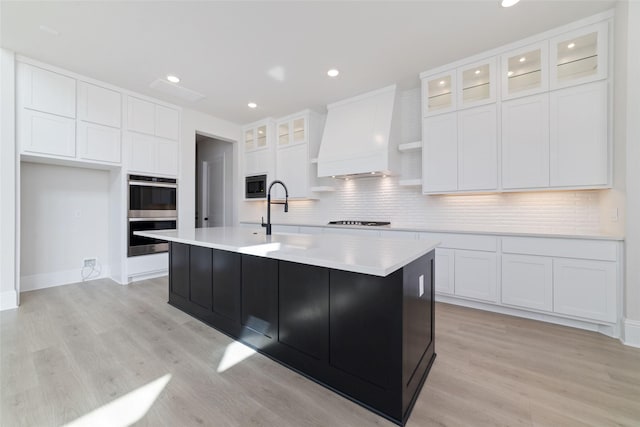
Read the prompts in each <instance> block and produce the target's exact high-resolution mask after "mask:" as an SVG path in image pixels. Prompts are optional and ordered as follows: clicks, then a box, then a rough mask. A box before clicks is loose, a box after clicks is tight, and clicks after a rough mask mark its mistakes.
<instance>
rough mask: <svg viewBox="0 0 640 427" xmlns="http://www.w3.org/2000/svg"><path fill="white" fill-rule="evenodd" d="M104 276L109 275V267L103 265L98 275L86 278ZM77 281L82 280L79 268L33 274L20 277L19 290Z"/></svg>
mask: <svg viewBox="0 0 640 427" xmlns="http://www.w3.org/2000/svg"><path fill="white" fill-rule="evenodd" d="M87 273H88V272H87ZM106 277H109V267H107V266H103V267H102V270H101V271H100V274H99V275H98V276H91V278H89V279H88V280H95V279H103V278H106ZM78 282H82V275H81V272H80V269H73V270H63V271H55V272H53V273H42V274H33V275H31V276H22V277H21V278H20V292H26V291H35V290H36V289H44V288H51V287H53V286H62V285H69V284H71V283H78Z"/></svg>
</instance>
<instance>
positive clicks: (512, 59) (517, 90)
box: [500, 40, 549, 100]
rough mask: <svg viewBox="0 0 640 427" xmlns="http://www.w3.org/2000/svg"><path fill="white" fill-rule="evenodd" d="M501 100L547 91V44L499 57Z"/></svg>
mask: <svg viewBox="0 0 640 427" xmlns="http://www.w3.org/2000/svg"><path fill="white" fill-rule="evenodd" d="M500 65H501V68H500V77H501V82H502V85H501V89H502V92H501V93H502V97H501V98H502V99H503V100H507V99H512V98H516V97H521V96H528V95H533V94H536V93H540V92H544V91H547V90H548V89H549V42H548V41H547V40H545V41H542V42H539V43H536V44H533V45H528V46H525V47H522V48H519V49H516V50H512V51H510V52H507V53H505V54H503V55H502V57H501V64H500Z"/></svg>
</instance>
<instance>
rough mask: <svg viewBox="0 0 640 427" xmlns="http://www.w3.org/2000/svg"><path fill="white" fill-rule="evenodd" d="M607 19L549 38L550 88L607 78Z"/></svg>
mask: <svg viewBox="0 0 640 427" xmlns="http://www.w3.org/2000/svg"><path fill="white" fill-rule="evenodd" d="M608 32H609V26H608V23H607V22H602V23H600V24H597V25H593V26H590V27H586V28H582V29H579V30H576V31H572V32H570V33H566V34H563V35H560V36H558V37H555V38H553V39H551V42H550V51H551V52H550V55H549V56H550V61H551V70H550V74H551V83H550V84H551V89H558V88H563V87H567V86H574V85H578V84H582V83H587V82H592V81H595V80H600V79H605V78H607V69H608V55H607V53H608V43H609V42H608Z"/></svg>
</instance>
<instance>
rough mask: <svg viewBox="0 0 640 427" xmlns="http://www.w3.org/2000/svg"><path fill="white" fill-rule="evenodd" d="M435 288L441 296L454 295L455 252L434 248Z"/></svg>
mask: <svg viewBox="0 0 640 427" xmlns="http://www.w3.org/2000/svg"><path fill="white" fill-rule="evenodd" d="M435 288H436V292H438V293H441V294H450V295H453V294H454V293H455V251H454V250H453V249H442V248H436V256H435Z"/></svg>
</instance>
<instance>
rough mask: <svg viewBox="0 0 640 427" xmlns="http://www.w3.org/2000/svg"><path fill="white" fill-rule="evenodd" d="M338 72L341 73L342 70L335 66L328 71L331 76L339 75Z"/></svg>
mask: <svg viewBox="0 0 640 427" xmlns="http://www.w3.org/2000/svg"><path fill="white" fill-rule="evenodd" d="M338 74H340V71H338V70H336V69H335V68H332V69H330V70H329V71H327V76H329V77H338Z"/></svg>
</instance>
